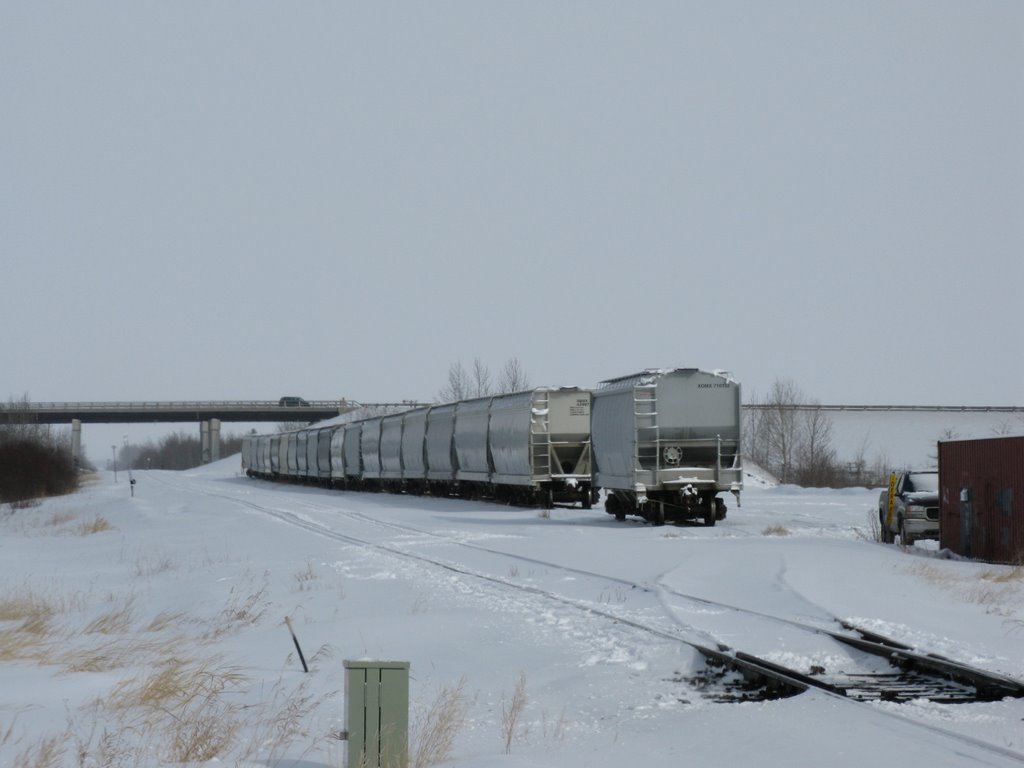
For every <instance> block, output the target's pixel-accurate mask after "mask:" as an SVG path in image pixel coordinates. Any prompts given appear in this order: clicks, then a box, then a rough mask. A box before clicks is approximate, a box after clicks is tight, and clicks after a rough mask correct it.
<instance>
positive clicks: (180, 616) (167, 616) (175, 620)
mask: <svg viewBox="0 0 1024 768" xmlns="http://www.w3.org/2000/svg"><path fill="white" fill-rule="evenodd" d="M184 619H185V614H184V613H181V612H180V611H179V612H177V613H168V612H167V611H161V612H160V613H158V614H157V615H156V616H154V617H153V620H152V621H151V622H149V624H147V625H146V628H145V631H146V632H163V631H164V630H165V629H168V628H169V627H170V626H171V625H173V624H180V623H181V622H182V621H183V620H184Z"/></svg>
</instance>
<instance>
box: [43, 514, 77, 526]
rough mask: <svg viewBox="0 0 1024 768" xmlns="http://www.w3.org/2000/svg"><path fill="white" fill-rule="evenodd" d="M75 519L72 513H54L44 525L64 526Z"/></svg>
mask: <svg viewBox="0 0 1024 768" xmlns="http://www.w3.org/2000/svg"><path fill="white" fill-rule="evenodd" d="M74 519H75V516H74V515H72V514H71V513H70V512H54V513H53V514H52V515H50V516H49V517H48V518H47V519H46V521H45V523H44V524H45V525H53V526H57V525H64V523H70V522H71V521H72V520H74Z"/></svg>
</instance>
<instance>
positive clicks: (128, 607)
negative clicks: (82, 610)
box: [83, 597, 135, 635]
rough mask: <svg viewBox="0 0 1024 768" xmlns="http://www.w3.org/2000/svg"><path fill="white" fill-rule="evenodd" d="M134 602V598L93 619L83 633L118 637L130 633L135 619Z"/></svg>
mask: <svg viewBox="0 0 1024 768" xmlns="http://www.w3.org/2000/svg"><path fill="white" fill-rule="evenodd" d="M134 602H135V601H134V598H131V597H129V598H128V599H127V600H125V601H124V603H123V604H121V605H119V606H117V607H116V608H112V609H111V610H109V611H107V612H106V613H104V614H103V615H102V616H99V617H97V618H95V619H93V620H92V621H91V622H89V623H88V624H87V625H86V627H85V629H84V630H83V631H84V632H85V634H87V635H96V634H101V635H116V634H120V633H122V632H126V631H128V629H130V628H131V625H132V620H133V618H134V613H135V608H134V605H133V603H134Z"/></svg>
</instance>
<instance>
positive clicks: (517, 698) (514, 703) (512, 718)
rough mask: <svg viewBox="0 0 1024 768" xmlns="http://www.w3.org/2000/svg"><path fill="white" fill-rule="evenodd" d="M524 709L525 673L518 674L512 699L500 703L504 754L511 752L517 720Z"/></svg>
mask: <svg viewBox="0 0 1024 768" xmlns="http://www.w3.org/2000/svg"><path fill="white" fill-rule="evenodd" d="M525 708H526V673H525V672H520V673H519V680H517V681H516V689H515V691H513V693H512V698H511V699H510V700H509V701H508V702H505V701H502V702H501V731H502V734H504V736H505V754H506V755H507V754H510V753H511V752H512V741H513V739H514V738H515V737H516V731H517V729H518V725H519V718H520V717H522V714H523V710H524V709H525Z"/></svg>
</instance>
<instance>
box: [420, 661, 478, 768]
mask: <svg viewBox="0 0 1024 768" xmlns="http://www.w3.org/2000/svg"><path fill="white" fill-rule="evenodd" d="M465 687H466V680H465V678H460V679H459V682H458V683H456V685H455V686H453V687H451V688H449V687H447V686H442V687H441V690H440V691H439V692H438V694H437V698H436V699H434V703H433V704H432V705H431V706H430V707H429V708H428V709H427V711H426V712H424V713H423V714H422V716H421V717H420V718H419V719H417V721H416V723H415V724H414V725H413V733H412V753H411V755H410V765H411V766H412V768H428V766H432V765H438V764H440V763H443V762H445V761H446V760H447V759H448V757H449V756H450V755H451V752H452V747H453V746H454V744H455V737H456V736H457V735H458V733H459V731H460V730H462V726H463V725H464V724H465V722H466V708H467V699H466V693H465Z"/></svg>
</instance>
